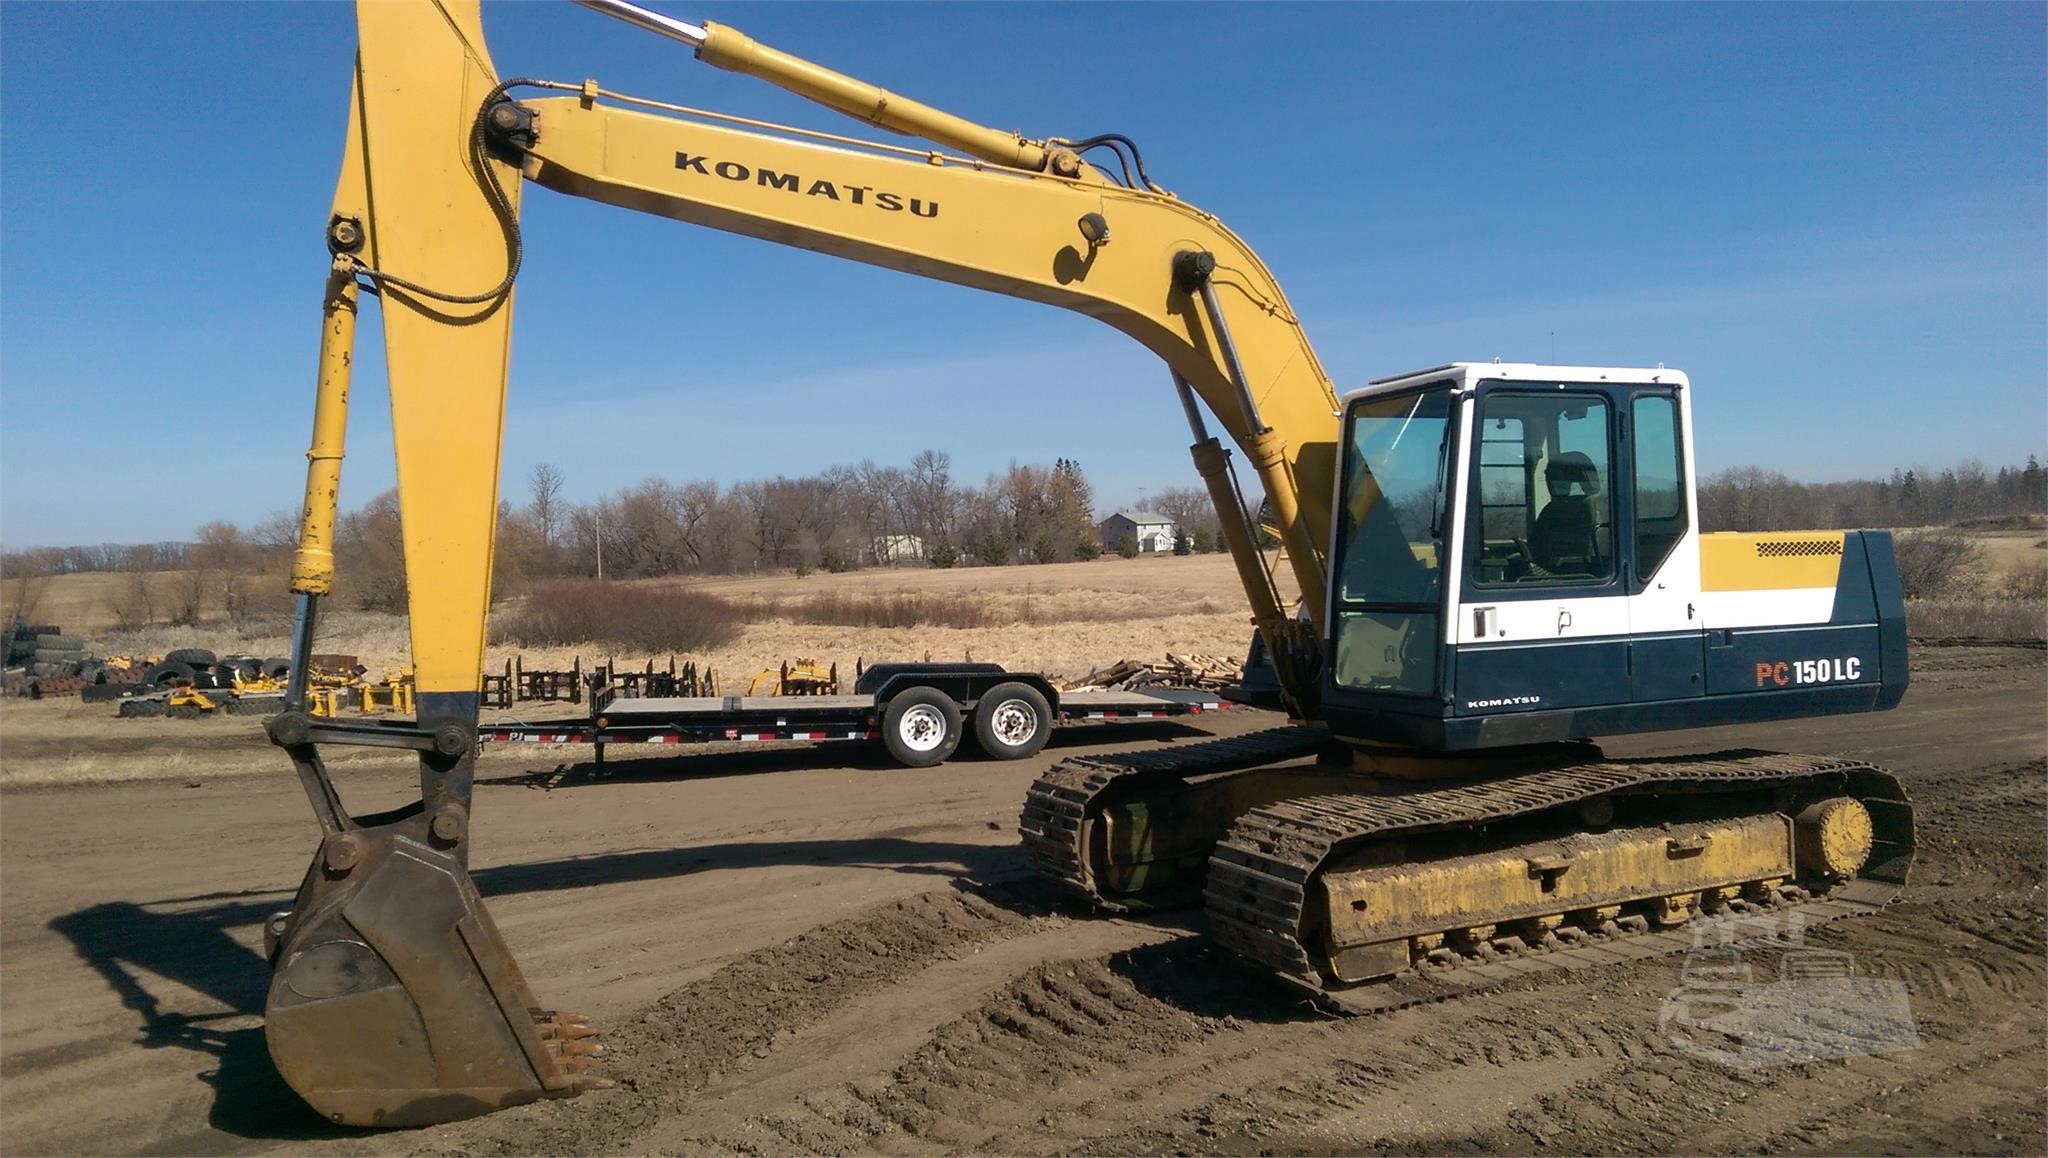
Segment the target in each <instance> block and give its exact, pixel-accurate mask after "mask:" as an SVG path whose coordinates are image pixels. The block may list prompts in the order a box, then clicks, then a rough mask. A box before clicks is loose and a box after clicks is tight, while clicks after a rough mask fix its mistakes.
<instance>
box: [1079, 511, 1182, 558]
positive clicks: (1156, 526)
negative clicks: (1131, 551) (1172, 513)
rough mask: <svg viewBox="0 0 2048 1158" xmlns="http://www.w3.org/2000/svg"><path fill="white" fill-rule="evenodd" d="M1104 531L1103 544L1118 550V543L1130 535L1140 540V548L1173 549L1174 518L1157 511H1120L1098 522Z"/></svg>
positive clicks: (1152, 549) (1145, 549)
mask: <svg viewBox="0 0 2048 1158" xmlns="http://www.w3.org/2000/svg"><path fill="white" fill-rule="evenodd" d="M1097 526H1098V527H1099V529H1100V530H1101V531H1102V545H1103V546H1104V547H1105V548H1107V549H1109V550H1111V551H1114V550H1116V545H1117V544H1118V543H1119V542H1121V541H1123V537H1124V536H1125V535H1129V536H1131V537H1132V538H1134V539H1136V540H1137V541H1138V550H1139V551H1141V552H1144V551H1171V550H1173V520H1172V519H1169V518H1167V517H1166V516H1165V515H1162V514H1159V513H1158V512H1156V511H1118V512H1117V513H1115V514H1113V515H1111V516H1109V517H1108V518H1106V519H1104V520H1102V522H1101V523H1099V524H1097Z"/></svg>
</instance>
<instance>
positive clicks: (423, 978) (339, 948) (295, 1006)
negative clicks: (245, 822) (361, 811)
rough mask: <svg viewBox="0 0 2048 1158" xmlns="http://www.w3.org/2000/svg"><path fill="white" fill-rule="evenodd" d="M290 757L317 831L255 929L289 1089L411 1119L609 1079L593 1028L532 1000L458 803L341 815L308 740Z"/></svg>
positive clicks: (360, 1114)
mask: <svg viewBox="0 0 2048 1158" xmlns="http://www.w3.org/2000/svg"><path fill="white" fill-rule="evenodd" d="M292 719H293V717H291V716H287V717H280V720H284V721H292ZM296 720H297V721H298V722H301V723H303V722H305V721H306V717H304V716H297V717H296ZM277 723H278V721H273V731H274V732H275V727H276V724H277ZM287 726H290V724H289V723H288V724H287ZM294 756H295V757H296V758H297V760H298V763H299V766H300V772H301V774H302V777H303V778H304V779H306V781H307V787H308V791H309V795H312V796H314V799H315V811H316V812H318V813H319V814H320V816H321V821H322V827H323V828H324V829H325V835H324V836H323V838H322V840H321V843H320V849H319V851H318V853H317V854H316V855H315V857H314V859H313V863H312V865H311V866H310V867H309V868H308V869H307V870H306V878H305V882H304V883H303V884H301V885H300V886H299V892H298V896H297V898H296V900H295V901H294V903H293V906H292V909H291V910H290V911H289V912H287V913H280V914H277V915H276V916H274V917H272V918H271V921H270V923H269V925H268V926H267V927H266V929H265V939H266V942H267V943H268V946H267V947H268V949H269V952H270V958H271V961H272V964H273V966H274V968H275V973H274V974H273V976H272V978H271V983H270V995H269V999H268V1001H267V1002H266V1003H265V1008H264V1017H265V1032H266V1034H267V1036H268V1039H269V1044H270V1056H271V1058H272V1059H273V1060H274V1061H275V1062H276V1063H277V1068H278V1071H279V1073H281V1074H282V1075H283V1076H284V1079H285V1081H286V1082H287V1083H288V1084H290V1086H291V1087H292V1089H294V1090H296V1091H297V1092H298V1093H299V1095H300V1096H301V1097H303V1098H305V1099H306V1101H307V1102H308V1103H309V1104H311V1105H312V1107H313V1108H314V1109H315V1110H317V1111H318V1112H319V1113H320V1114H321V1115H322V1116H323V1117H325V1118H327V1119H329V1120H330V1121H333V1122H336V1123H340V1124H343V1125H350V1126H423V1125H430V1124H433V1123H437V1122H448V1121H454V1120H456V1119H459V1118H468V1117H474V1116H476V1115H478V1114H486V1113H490V1112H491V1111H493V1110H499V1109H503V1108H504V1107H506V1106H511V1105H517V1104H519V1103H521V1102H530V1101H534V1100H536V1099H539V1098H544V1097H561V1096H566V1095H571V1094H576V1093H580V1092H582V1091H583V1090H586V1089H591V1088H595V1087H599V1086H605V1085H609V1084H610V1083H609V1082H607V1081H606V1080H605V1079H604V1077H603V1076H602V1063H601V1062H600V1061H599V1060H598V1058H597V1057H596V1056H595V1055H597V1054H598V1053H600V1052H601V1047H600V1046H599V1045H598V1044H597V1042H596V1041H595V1040H593V1039H594V1037H595V1032H594V1031H593V1030H592V1029H591V1028H590V1027H589V1025H588V1024H587V1023H585V1022H584V1020H583V1019H582V1018H580V1017H578V1016H577V1015H575V1014H568V1013H557V1012H554V1011H552V1010H547V1009H543V1008H541V1007H540V1005H539V1003H538V1002H536V1001H535V1000H534V997H533V994H532V991H531V990H529V989H528V988H527V984H526V980H525V978H523V977H522V976H520V973H519V967H518V966H517V965H516V964H514V962H513V960H512V953H511V950H510V949H508V948H507V947H506V945H505V942H504V939H503V938H502V937H500V936H499V934H498V929H497V926H496V925H495V924H493V923H492V921H491V917H490V914H489V913H488V912H486V911H485V909H484V903H483V898H482V897H481V896H479V895H478V894H477V889H476V884H475V883H474V882H473V881H471V880H470V877H469V871H468V868H467V866H466V864H465V857H464V855H463V844H464V842H465V841H466V840H467V838H468V815H467V810H466V809H465V808H464V807H463V806H462V805H461V804H460V803H453V802H443V803H441V804H440V805H439V806H438V807H434V808H429V807H428V806H427V804H426V802H425V801H424V800H423V801H422V803H420V804H415V805H412V806H410V807H408V808H406V809H402V810H400V812H398V813H396V814H391V815H388V816H383V817H374V818H364V820H363V821H357V820H353V819H350V818H349V817H348V816H347V814H346V813H345V812H343V811H342V810H341V809H340V807H339V805H340V801H339V799H338V797H336V796H335V795H334V794H333V788H332V784H331V782H329V781H328V780H327V777H326V772H325V769H324V768H323V767H321V766H320V762H319V758H318V756H317V755H313V754H312V753H311V751H310V747H309V746H308V747H304V748H299V749H298V750H296V751H295V752H294Z"/></svg>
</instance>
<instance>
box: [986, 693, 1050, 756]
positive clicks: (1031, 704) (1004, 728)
mask: <svg viewBox="0 0 2048 1158" xmlns="http://www.w3.org/2000/svg"><path fill="white" fill-rule="evenodd" d="M1051 737H1052V705H1050V704H1048V703H1046V702H1045V697H1044V696H1042V695H1040V694H1039V692H1038V689H1037V688H1034V687H1032V686H1031V685H1030V684H1019V683H1008V684H997V685H996V686H995V687H992V688H990V689H989V690H988V692H987V693H986V694H984V695H983V696H982V697H981V700H980V702H978V703H976V704H975V705H974V738H975V740H976V741H977V742H979V743H980V744H981V750H982V751H984V752H986V753H988V754H989V755H991V756H993V757H995V758H996V759H998V760H1022V759H1023V758H1024V757H1026V756H1032V755H1036V754H1037V752H1038V750H1039V749H1040V748H1043V747H1045V742H1046V740H1048V739H1050V738H1051Z"/></svg>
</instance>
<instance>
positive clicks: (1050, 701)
mask: <svg viewBox="0 0 2048 1158" xmlns="http://www.w3.org/2000/svg"><path fill="white" fill-rule="evenodd" d="M589 702H590V712H589V714H588V715H585V716H574V717H557V718H531V719H523V720H514V719H508V718H504V717H503V716H501V717H500V718H498V719H495V720H488V721H485V722H484V723H482V724H481V725H480V726H479V728H478V733H477V737H478V739H479V741H481V742H483V743H493V744H505V743H532V744H590V745H592V746H593V747H594V748H595V749H596V753H597V756H596V759H597V763H598V764H600V765H602V764H603V763H604V750H605V748H606V746H607V745H610V744H710V743H721V742H729V741H768V740H808V741H812V742H817V743H832V742H843V741H850V740H859V741H874V740H880V741H881V742H882V744H883V746H884V747H886V748H887V749H888V750H889V754H890V755H891V756H892V757H894V758H895V759H896V761H897V762H898V763H900V764H903V765H906V766H908V767H929V766H930V765H933V764H938V763H941V762H943V761H944V760H945V759H946V758H948V757H949V756H951V755H952V754H953V752H954V751H955V750H956V749H957V748H958V747H959V745H960V742H961V740H962V739H963V738H965V736H967V735H968V734H969V733H970V731H971V732H972V734H973V735H974V737H975V740H976V741H977V743H978V744H979V745H980V747H981V749H982V750H983V751H985V752H987V753H988V754H989V755H991V756H994V757H995V758H997V759H1003V760H1016V759H1022V758H1023V757H1026V756H1029V755H1031V754H1033V753H1035V752H1037V751H1038V750H1039V749H1040V748H1043V747H1044V746H1045V743H1046V740H1047V739H1048V738H1050V735H1051V732H1052V729H1053V728H1055V727H1058V726H1060V725H1064V724H1074V723H1081V722H1086V721H1098V720H1119V721H1121V720H1164V719H1170V718H1173V717H1176V716H1193V715H1200V714H1201V713H1203V712H1214V711H1220V710H1222V709H1223V708H1224V707H1227V706H1228V702H1227V701H1225V700H1224V699H1223V697H1221V696H1219V695H1217V694H1216V693H1214V692H1207V691H1199V690H1192V689H1185V688H1158V689H1149V690H1146V691H1113V690H1102V689H1087V690H1083V691H1068V692H1063V691H1060V690H1059V689H1057V688H1055V687H1053V686H1052V684H1051V683H1050V682H1049V681H1047V680H1046V679H1044V678H1043V677H1041V676H1037V675H1032V674H1027V673H1019V672H1009V671H1005V670H1003V668H1002V667H1001V666H999V665H997V664H992V663H991V664H931V663H915V664H876V665H874V666H873V667H870V668H868V669H866V670H865V671H864V672H863V673H862V675H861V677H860V680H859V682H858V683H856V684H855V686H854V691H853V693H852V694H850V695H824V696H811V695H801V696H678V697H662V698H652V697H647V698H642V697H633V696H628V695H624V694H622V693H621V689H619V688H617V687H612V686H603V685H600V686H598V687H597V688H595V689H593V691H592V693H591V696H590V701H589Z"/></svg>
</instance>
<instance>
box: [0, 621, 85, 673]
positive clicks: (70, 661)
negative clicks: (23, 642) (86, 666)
mask: <svg viewBox="0 0 2048 1158" xmlns="http://www.w3.org/2000/svg"><path fill="white" fill-rule="evenodd" d="M22 634H26V633H25V632H24V633H22ZM16 638H17V639H19V638H20V636H17V637H16ZM32 638H33V639H34V640H35V649H34V650H33V651H31V652H30V653H29V661H28V673H29V674H30V675H35V676H67V675H76V674H78V665H79V664H82V663H84V662H85V656H86V647H85V641H84V640H83V639H80V638H79V637H78V636H75V635H64V634H62V633H61V632H58V631H55V630H51V631H43V630H41V629H36V634H35V635H34V636H33V637H32ZM17 646H19V645H18V644H17ZM9 650H10V651H12V650H14V649H13V648H10V649H9Z"/></svg>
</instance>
